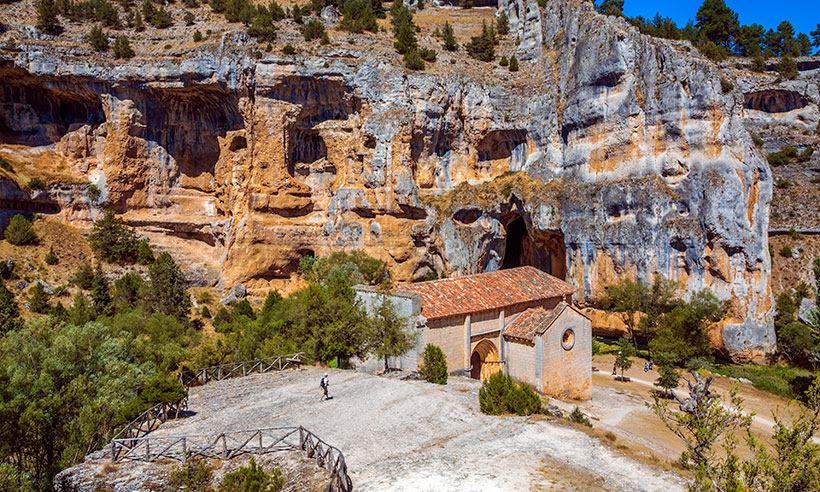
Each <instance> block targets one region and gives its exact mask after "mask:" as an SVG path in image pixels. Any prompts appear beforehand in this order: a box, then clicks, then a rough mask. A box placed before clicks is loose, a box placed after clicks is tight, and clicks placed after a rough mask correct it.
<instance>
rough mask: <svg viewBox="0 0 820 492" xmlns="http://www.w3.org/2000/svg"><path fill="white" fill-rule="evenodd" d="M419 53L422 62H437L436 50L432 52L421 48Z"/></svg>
mask: <svg viewBox="0 0 820 492" xmlns="http://www.w3.org/2000/svg"><path fill="white" fill-rule="evenodd" d="M418 52H419V56H420V57H421V59H422V60H424V61H426V62H434V61H436V50H431V49H429V48H419V50H418Z"/></svg>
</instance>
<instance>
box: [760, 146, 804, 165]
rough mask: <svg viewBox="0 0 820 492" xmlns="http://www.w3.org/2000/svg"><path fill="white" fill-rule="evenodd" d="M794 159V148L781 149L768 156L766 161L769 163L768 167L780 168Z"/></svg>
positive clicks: (796, 154)
mask: <svg viewBox="0 0 820 492" xmlns="http://www.w3.org/2000/svg"><path fill="white" fill-rule="evenodd" d="M796 157H798V151H797V149H795V148H794V147H783V148H781V149H780V150H779V151H777V152H773V153H771V154H769V156H768V157H767V158H766V160H767V161H769V165H771V166H780V165H782V164H788V163H790V162H791V161H792V160H794V159H795V158H796Z"/></svg>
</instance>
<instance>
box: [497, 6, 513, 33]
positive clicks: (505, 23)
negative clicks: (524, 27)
mask: <svg viewBox="0 0 820 492" xmlns="http://www.w3.org/2000/svg"><path fill="white" fill-rule="evenodd" d="M495 26H496V27H495V28H496V31H498V34H500V35H502V36H506V35H507V34H508V33H509V32H510V19H509V18H507V12H505V11H503V10H502V11H501V13H500V14H499V15H498V17H497V18H496V20H495Z"/></svg>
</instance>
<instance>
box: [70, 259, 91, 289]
mask: <svg viewBox="0 0 820 492" xmlns="http://www.w3.org/2000/svg"><path fill="white" fill-rule="evenodd" d="M73 281H74V284H75V285H77V287H79V288H81V289H83V290H90V289H91V287H93V285H94V270H93V269H92V268H91V265H89V264H88V262H87V261H84V262H83V263H82V264H81V265H80V266H79V267H77V271H76V272H75V273H74V278H73Z"/></svg>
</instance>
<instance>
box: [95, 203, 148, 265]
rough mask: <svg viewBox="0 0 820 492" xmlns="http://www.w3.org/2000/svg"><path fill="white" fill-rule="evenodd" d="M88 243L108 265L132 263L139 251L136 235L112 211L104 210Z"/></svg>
mask: <svg viewBox="0 0 820 492" xmlns="http://www.w3.org/2000/svg"><path fill="white" fill-rule="evenodd" d="M88 243H89V244H90V245H91V249H92V250H94V253H96V254H97V255H99V256H100V257H102V258H103V259H104V260H105V261H107V262H109V263H115V262H118V263H133V262H134V261H135V260H136V258H137V250H138V249H139V240H138V238H137V233H136V232H134V229H131V228H129V227H128V226H127V225H125V222H123V220H122V219H120V218H119V217H117V216H115V215H114V211H113V210H106V211H105V215H104V216H103V218H102V219H100V220H98V221H96V222H94V227H93V228H92V229H91V234H89V236H88Z"/></svg>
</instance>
